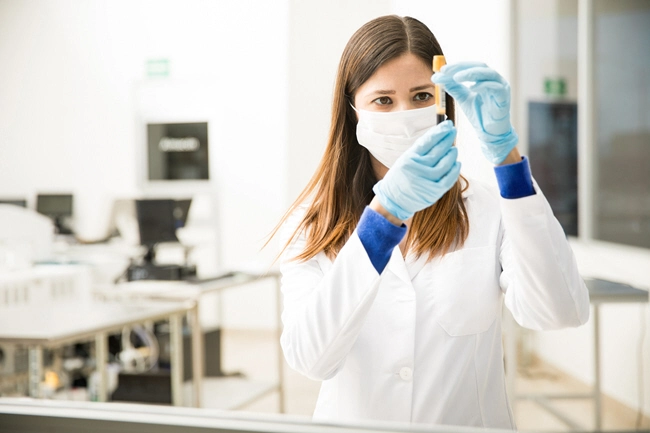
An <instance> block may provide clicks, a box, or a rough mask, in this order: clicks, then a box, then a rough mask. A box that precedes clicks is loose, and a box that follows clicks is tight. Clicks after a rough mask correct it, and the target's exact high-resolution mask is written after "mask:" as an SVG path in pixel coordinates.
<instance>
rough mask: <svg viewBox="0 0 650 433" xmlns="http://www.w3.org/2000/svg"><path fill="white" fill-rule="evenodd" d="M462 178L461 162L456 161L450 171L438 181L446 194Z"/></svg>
mask: <svg viewBox="0 0 650 433" xmlns="http://www.w3.org/2000/svg"><path fill="white" fill-rule="evenodd" d="M458 176H460V161H456V162H455V163H454V165H453V166H452V167H451V168H450V169H449V171H448V172H447V173H446V174H445V175H444V176H442V177H441V178H440V179H439V180H438V185H439V186H440V188H441V189H443V190H444V191H445V192H447V191H449V190H450V189H451V187H452V186H454V184H455V183H456V181H457V180H458Z"/></svg>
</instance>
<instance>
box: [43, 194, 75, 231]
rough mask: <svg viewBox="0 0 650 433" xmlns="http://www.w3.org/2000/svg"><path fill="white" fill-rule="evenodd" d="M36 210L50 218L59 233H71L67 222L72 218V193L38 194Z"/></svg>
mask: <svg viewBox="0 0 650 433" xmlns="http://www.w3.org/2000/svg"><path fill="white" fill-rule="evenodd" d="M36 211H37V212H38V213H40V214H43V215H45V216H48V217H50V218H52V220H53V221H54V224H55V225H56V228H57V231H58V232H59V233H61V234H71V233H72V228H71V227H70V222H69V219H70V218H72V194H38V195H37V197H36Z"/></svg>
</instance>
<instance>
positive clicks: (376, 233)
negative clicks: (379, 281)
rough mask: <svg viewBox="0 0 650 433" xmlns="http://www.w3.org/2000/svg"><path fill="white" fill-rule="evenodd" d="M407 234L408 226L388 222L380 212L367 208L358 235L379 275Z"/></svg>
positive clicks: (359, 225)
mask: <svg viewBox="0 0 650 433" xmlns="http://www.w3.org/2000/svg"><path fill="white" fill-rule="evenodd" d="M405 234H406V225H404V224H402V226H401V227H398V226H396V225H395V224H393V223H391V222H390V221H388V220H387V219H386V218H384V216H383V215H381V214H380V213H378V212H375V211H374V210H372V209H370V208H369V207H367V206H366V208H365V209H364V211H363V214H362V215H361V219H360V220H359V224H358V225H357V235H358V236H359V239H361V244H362V245H363V247H364V248H365V249H366V252H367V253H368V257H369V258H370V262H371V263H372V265H373V266H374V267H375V269H376V270H377V272H378V273H380V274H381V273H382V272H383V271H384V268H385V267H386V265H387V264H388V261H389V260H390V256H391V254H393V249H394V248H395V247H396V246H397V245H398V244H399V243H400V241H401V240H402V238H403V237H404V235H405Z"/></svg>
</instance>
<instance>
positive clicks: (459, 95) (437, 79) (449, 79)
mask: <svg viewBox="0 0 650 433" xmlns="http://www.w3.org/2000/svg"><path fill="white" fill-rule="evenodd" d="M431 82H432V83H433V84H442V85H443V86H445V92H447V93H449V94H450V95H451V97H452V98H454V99H455V100H456V101H458V103H459V104H462V103H463V102H465V101H466V100H467V99H468V98H469V96H470V95H471V92H470V90H469V89H468V88H467V86H465V85H464V84H462V83H459V82H457V81H455V80H454V78H453V76H452V75H447V74H444V73H442V72H437V73H435V74H433V76H432V77H431Z"/></svg>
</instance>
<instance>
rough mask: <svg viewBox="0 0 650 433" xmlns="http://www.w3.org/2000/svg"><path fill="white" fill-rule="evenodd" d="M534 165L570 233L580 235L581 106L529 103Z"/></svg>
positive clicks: (559, 217) (547, 195)
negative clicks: (579, 168)
mask: <svg viewBox="0 0 650 433" xmlns="http://www.w3.org/2000/svg"><path fill="white" fill-rule="evenodd" d="M528 147H529V150H528V151H529V155H530V168H531V170H532V173H533V176H535V180H536V181H537V183H538V184H539V186H540V188H541V189H542V191H544V195H545V196H546V198H547V199H548V202H549V204H550V205H551V208H552V209H553V213H554V214H555V217H556V218H557V219H558V221H559V222H560V224H561V225H562V227H563V228H564V232H565V233H566V234H567V235H572V236H577V235H578V106H577V104H576V103H574V102H568V101H549V102H530V103H529V104H528Z"/></svg>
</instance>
